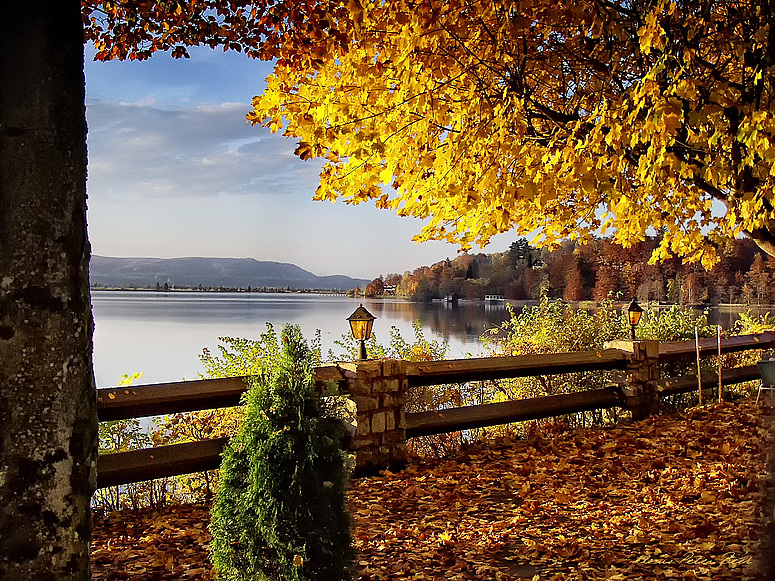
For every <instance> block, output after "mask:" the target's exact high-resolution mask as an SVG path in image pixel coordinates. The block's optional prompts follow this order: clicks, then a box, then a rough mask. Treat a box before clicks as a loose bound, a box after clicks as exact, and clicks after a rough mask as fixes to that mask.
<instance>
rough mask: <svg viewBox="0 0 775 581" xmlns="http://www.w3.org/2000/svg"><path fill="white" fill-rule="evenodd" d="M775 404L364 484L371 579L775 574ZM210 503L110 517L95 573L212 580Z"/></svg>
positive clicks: (564, 436) (479, 447) (363, 576)
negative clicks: (774, 427)
mask: <svg viewBox="0 0 775 581" xmlns="http://www.w3.org/2000/svg"><path fill="white" fill-rule="evenodd" d="M771 412H772V410H771V408H766V407H764V406H762V405H761V404H760V405H759V406H758V407H757V406H756V405H755V404H754V403H753V401H750V400H745V401H742V402H739V403H722V404H714V405H709V406H705V407H702V408H695V409H692V410H690V411H688V412H685V413H682V414H674V415H666V416H657V417H652V418H648V419H646V420H643V421H641V422H637V423H632V424H629V425H625V426H618V427H615V428H608V429H587V430H578V431H570V430H564V431H563V430H555V431H553V432H549V433H546V432H545V433H543V434H542V435H541V436H538V437H535V438H532V439H531V440H529V441H520V440H514V439H508V438H504V439H500V440H495V441H486V442H480V443H477V444H475V445H473V446H470V447H468V448H467V449H464V450H463V451H461V452H460V453H459V454H458V455H457V456H456V457H455V458H454V459H448V460H445V461H433V462H430V461H425V462H416V463H413V464H410V465H409V466H408V468H407V469H406V470H404V471H402V472H399V473H390V472H386V473H383V474H380V475H379V476H376V477H371V478H361V479H356V480H354V481H353V482H352V485H351V489H350V503H351V512H352V515H353V519H354V525H355V527H354V537H355V545H356V547H357V549H358V551H359V557H358V560H357V563H356V573H355V575H354V577H355V579H357V580H359V581H372V580H373V581H376V580H391V581H393V580H395V581H401V580H409V579H428V580H442V579H460V580H482V581H484V580H488V581H489V580H493V579H494V580H501V581H511V580H522V579H540V580H542V581H544V580H547V581H548V580H553V581H559V580H572V579H573V580H576V579H579V580H585V579H607V580H611V581H613V580H621V579H684V580H691V579H703V580H709V581H710V580H713V581H719V580H727V579H739V580H755V581H765V580H766V579H769V578H770V577H769V576H768V573H767V572H766V571H765V569H767V567H766V561H767V559H766V558H762V555H768V554H769V551H768V543H769V539H770V538H772V537H773V532H774V531H775V527H774V526H773V517H772V501H773V494H772V486H771V482H770V478H769V470H768V468H771V467H772V466H770V465H769V464H770V463H771V462H773V459H772V457H771V455H770V453H769V451H770V450H771V449H772V439H771V430H770V425H771V422H770V415H771ZM208 520H209V514H208V507H207V506H204V505H185V506H174V507H168V508H165V509H161V510H150V509H148V510H141V511H123V512H120V513H113V514H111V515H108V516H107V517H105V518H101V519H97V520H96V522H95V531H94V540H93V547H92V567H93V579H95V580H102V581H109V580H117V579H137V580H162V579H165V580H166V579H203V580H205V579H211V578H214V575H213V572H212V570H211V567H210V564H209V561H208V554H207V543H208V541H209V535H208V532H207V523H208Z"/></svg>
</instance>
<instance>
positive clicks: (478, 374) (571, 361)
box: [406, 349, 628, 386]
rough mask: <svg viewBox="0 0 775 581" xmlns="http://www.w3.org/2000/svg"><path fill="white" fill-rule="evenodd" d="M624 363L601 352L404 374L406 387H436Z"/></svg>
mask: <svg viewBox="0 0 775 581" xmlns="http://www.w3.org/2000/svg"><path fill="white" fill-rule="evenodd" d="M627 361H628V357H627V354H626V353H624V352H622V351H619V350H617V349H605V350H602V351H585V352H582V353H549V354H537V355H516V356H513V357H477V358H474V359H454V360H448V361H428V362H421V363H417V362H413V363H407V366H406V374H407V377H408V379H409V385H410V386H420V385H439V384H443V383H465V382H466V381H484V380H487V379H503V378H506V377H528V376H532V375H552V374H558V373H574V372H578V371H592V370H598V369H624V368H625V367H626V366H627Z"/></svg>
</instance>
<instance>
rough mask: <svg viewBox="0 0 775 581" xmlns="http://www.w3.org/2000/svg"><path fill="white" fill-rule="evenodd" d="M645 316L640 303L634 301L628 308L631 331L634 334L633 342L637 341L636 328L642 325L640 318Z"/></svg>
mask: <svg viewBox="0 0 775 581" xmlns="http://www.w3.org/2000/svg"><path fill="white" fill-rule="evenodd" d="M642 314H643V309H642V308H641V306H640V305H639V304H638V301H636V300H635V299H632V302H631V303H630V306H629V307H627V316H628V317H629V319H630V331H631V333H632V340H633V341H635V327H637V326H638V323H640V317H641V315H642Z"/></svg>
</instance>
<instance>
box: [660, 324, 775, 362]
mask: <svg viewBox="0 0 775 581" xmlns="http://www.w3.org/2000/svg"><path fill="white" fill-rule="evenodd" d="M773 348H775V333H773V332H771V331H767V332H766V333H757V334H754V335H740V336H737V337H727V338H726V339H722V340H721V352H722V353H734V352H736V351H747V350H750V349H773ZM717 353H718V342H717V339H712V338H711V339H700V357H711V356H713V355H716V354H717ZM695 354H696V351H695V346H694V341H665V342H664V343H660V344H659V360H660V361H671V360H674V359H682V358H684V357H694V356H695Z"/></svg>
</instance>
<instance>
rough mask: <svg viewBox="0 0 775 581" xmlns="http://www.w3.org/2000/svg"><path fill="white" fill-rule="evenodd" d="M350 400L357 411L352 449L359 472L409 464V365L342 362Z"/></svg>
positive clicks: (387, 361)
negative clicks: (407, 412)
mask: <svg viewBox="0 0 775 581" xmlns="http://www.w3.org/2000/svg"><path fill="white" fill-rule="evenodd" d="M339 366H340V367H341V368H342V369H345V370H346V371H348V372H349V373H346V374H345V375H346V377H347V379H346V382H347V391H348V392H349V398H350V399H351V400H352V401H353V402H355V406H356V409H357V412H356V417H357V427H356V430H355V435H354V436H353V438H352V440H351V443H350V449H351V450H352V451H354V452H355V469H356V471H357V472H361V473H369V472H376V471H378V470H380V469H385V468H398V467H401V466H403V465H404V464H406V461H407V449H406V413H405V411H404V406H405V404H406V398H407V394H408V391H409V381H408V379H407V377H406V369H405V367H406V362H405V361H397V360H379V361H358V362H354V363H344V364H342V363H340V364H339Z"/></svg>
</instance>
